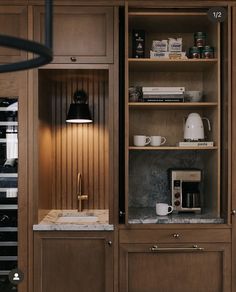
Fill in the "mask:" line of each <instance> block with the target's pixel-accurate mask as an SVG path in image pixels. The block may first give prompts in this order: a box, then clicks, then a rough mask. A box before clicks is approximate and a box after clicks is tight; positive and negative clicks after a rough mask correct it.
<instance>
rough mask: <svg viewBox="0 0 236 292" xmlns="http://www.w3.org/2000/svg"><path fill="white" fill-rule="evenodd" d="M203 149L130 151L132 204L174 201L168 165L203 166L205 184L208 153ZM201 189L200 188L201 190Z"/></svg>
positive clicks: (150, 204) (178, 166)
mask: <svg viewBox="0 0 236 292" xmlns="http://www.w3.org/2000/svg"><path fill="white" fill-rule="evenodd" d="M201 153H202V152H200V151H196V150H195V151H194V150H193V151H183V150H182V151H170V152H169V151H161V150H159V151H130V160H129V173H130V175H129V207H135V208H140V207H141V208H146V207H155V204H156V203H157V202H159V203H168V204H170V203H171V192H170V189H169V179H168V171H167V170H168V168H197V169H201V170H202V176H203V180H202V184H201V189H203V188H204V185H203V184H204V160H205V155H202V154H201ZM201 189H200V191H201Z"/></svg>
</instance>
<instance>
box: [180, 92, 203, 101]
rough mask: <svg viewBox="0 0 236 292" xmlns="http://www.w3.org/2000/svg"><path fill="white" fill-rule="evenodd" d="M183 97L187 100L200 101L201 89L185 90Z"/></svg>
mask: <svg viewBox="0 0 236 292" xmlns="http://www.w3.org/2000/svg"><path fill="white" fill-rule="evenodd" d="M184 97H185V99H186V100H187V101H189V102H200V101H202V91H199V90H192V91H185V93H184Z"/></svg>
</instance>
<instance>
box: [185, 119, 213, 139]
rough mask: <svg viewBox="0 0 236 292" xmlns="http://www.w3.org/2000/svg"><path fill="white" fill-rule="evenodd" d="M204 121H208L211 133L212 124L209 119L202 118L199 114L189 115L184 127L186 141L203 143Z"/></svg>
mask: <svg viewBox="0 0 236 292" xmlns="http://www.w3.org/2000/svg"><path fill="white" fill-rule="evenodd" d="M202 120H206V121H207V123H208V130H209V131H211V124H210V121H209V120H208V119H207V118H202V117H201V116H200V115H199V114H198V113H191V114H189V115H188V117H187V119H186V122H185V125H184V140H185V141H203V140H204V139H205V135H204V126H203V122H202Z"/></svg>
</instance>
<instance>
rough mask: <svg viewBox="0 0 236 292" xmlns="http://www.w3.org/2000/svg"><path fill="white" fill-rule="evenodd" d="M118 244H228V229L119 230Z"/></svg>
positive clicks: (229, 236) (229, 239) (229, 234)
mask: <svg viewBox="0 0 236 292" xmlns="http://www.w3.org/2000/svg"><path fill="white" fill-rule="evenodd" d="M119 240H120V243H153V242H160V243H175V242H179V243H182V242H193V243H194V242H230V241H231V232H230V229H220V230H219V229H201V230H200V229H197V230H191V229H184V230H183V229H168V230H120V233H119Z"/></svg>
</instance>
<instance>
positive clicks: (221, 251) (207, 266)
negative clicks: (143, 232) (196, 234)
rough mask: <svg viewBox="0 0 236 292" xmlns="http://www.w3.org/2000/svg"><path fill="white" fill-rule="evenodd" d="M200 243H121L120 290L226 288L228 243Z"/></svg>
mask: <svg viewBox="0 0 236 292" xmlns="http://www.w3.org/2000/svg"><path fill="white" fill-rule="evenodd" d="M200 247H201V248H203V249H204V250H201V251H200V250H198V249H197V248H194V247H193V245H191V244H190V245H186V244H185V245H177V246H176V245H160V247H158V248H156V247H154V248H153V246H152V245H147V244H122V245H121V247H120V292H154V291H155V292H173V291H174V292H189V291H191V292H206V291H207V292H229V291H230V286H231V285H230V245H228V244H200ZM152 249H154V251H152Z"/></svg>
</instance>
